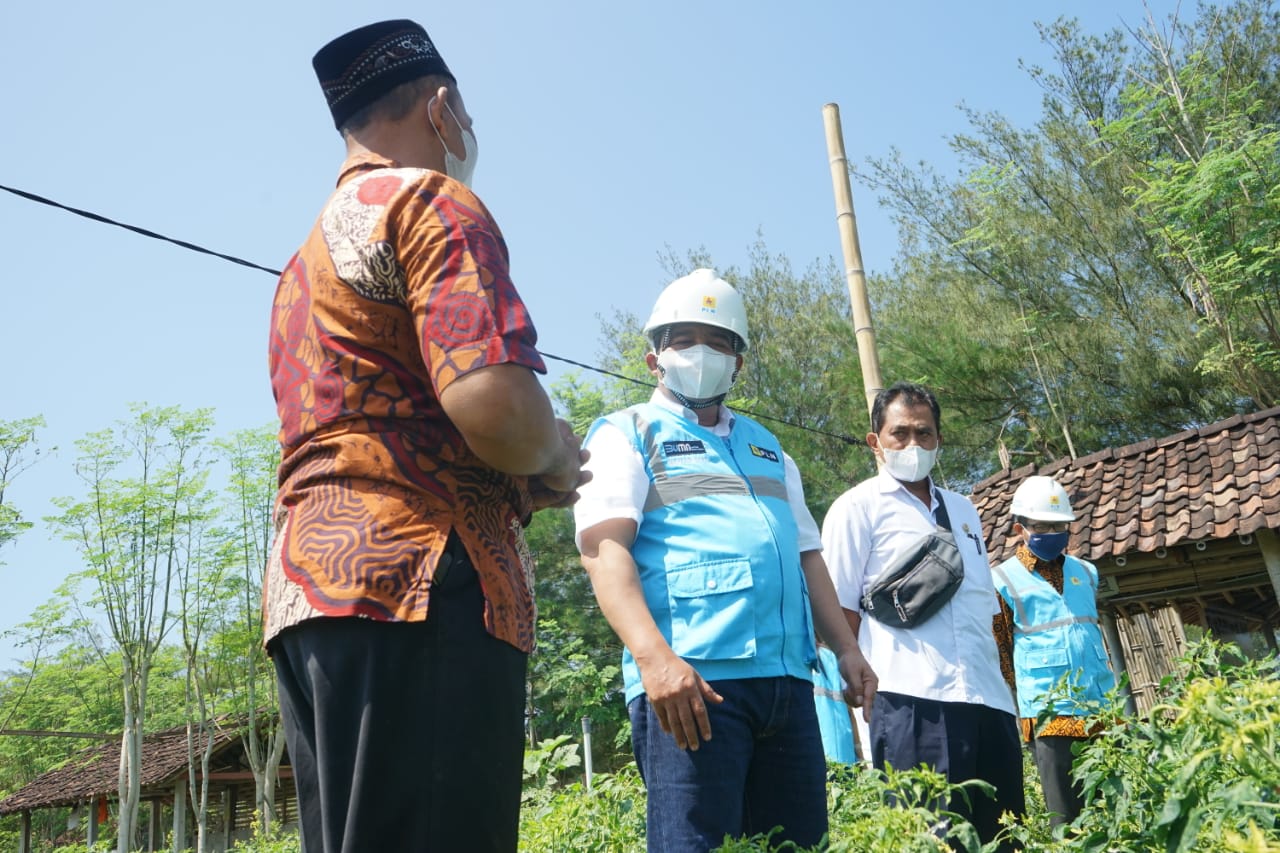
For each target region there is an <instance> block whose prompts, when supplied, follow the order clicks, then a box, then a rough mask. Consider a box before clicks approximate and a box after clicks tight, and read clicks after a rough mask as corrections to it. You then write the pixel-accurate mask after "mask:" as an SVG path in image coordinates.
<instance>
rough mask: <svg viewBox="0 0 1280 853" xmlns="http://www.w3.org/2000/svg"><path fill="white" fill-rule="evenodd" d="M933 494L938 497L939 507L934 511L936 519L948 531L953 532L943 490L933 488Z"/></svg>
mask: <svg viewBox="0 0 1280 853" xmlns="http://www.w3.org/2000/svg"><path fill="white" fill-rule="evenodd" d="M933 496H934V497H935V498H937V499H938V508H937V509H935V510H934V511H933V518H934V521H935V522H937V525H938V526H939V527H941V528H942V529H943V530H945V531H947V532H948V533H950V532H951V516H949V515H947V502H946V501H944V500H943V499H942V492H940V491H938V490H937V489H934V490H933Z"/></svg>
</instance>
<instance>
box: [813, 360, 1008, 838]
mask: <svg viewBox="0 0 1280 853" xmlns="http://www.w3.org/2000/svg"><path fill="white" fill-rule="evenodd" d="M939 423H940V413H939V408H938V401H937V399H936V398H935V397H934V395H933V394H932V392H930V391H929V390H928V389H926V388H924V387H921V386H919V385H913V384H910V383H905V382H899V383H897V384H895V385H893V386H892V387H891V388H888V389H886V390H884V391H881V392H880V393H879V394H878V395H877V396H876V400H875V403H874V404H873V406H872V414H871V428H872V431H871V432H870V433H869V434H868V435H867V444H868V446H870V447H871V449H872V451H873V452H874V453H875V455H876V459H877V461H878V462H880V464H881V466H882V467H881V469H880V472H879V473H878V474H877V475H876V476H875V477H872V478H871V479H869V480H865V481H863V482H862V483H859V484H858V485H857V486H855V487H854V488H852V489H850V490H849V491H847V492H845V493H844V494H843V495H841V496H840V497H839V498H837V499H836V501H835V502H834V503H833V504H832V505H831V509H830V510H829V511H828V513H827V516H826V519H825V521H824V522H823V525H822V545H823V555H824V557H825V558H826V562H827V566H828V567H829V570H830V572H831V578H832V581H833V583H834V585H835V588H836V593H837V595H838V596H839V598H840V604H841V606H842V607H843V608H844V614H845V618H846V619H847V620H848V622H849V626H850V628H852V629H853V631H854V632H855V633H856V634H857V635H858V642H859V645H860V646H861V648H862V649H863V650H864V652H865V654H866V656H867V659H868V661H869V662H870V663H871V666H872V668H873V669H874V670H875V672H876V673H878V674H879V676H880V690H879V695H878V698H877V699H876V707H875V710H874V712H873V713H872V714H871V722H870V741H871V743H870V751H871V758H872V763H873V764H874V765H875V766H876V767H877V768H878V769H884V768H885V767H886V766H890V767H893V768H895V769H898V770H905V769H908V768H912V767H916V766H918V765H920V764H924V765H926V766H928V767H931V768H933V769H934V770H936V771H938V772H941V773H943V774H945V775H946V776H947V778H948V780H950V781H951V782H962V781H964V780H966V779H982V780H985V781H987V782H990V783H991V784H992V785H993V786H994V787H995V789H996V796H995V800H994V801H992V800H991V799H989V798H987V797H985V796H983V794H982V793H980V792H977V791H971V793H970V798H971V800H972V803H971V805H969V806H966V804H965V802H964V800H963V799H962V798H960V797H955V798H953V799H952V801H951V803H950V804H949V806H948V808H949V809H950V810H951V811H954V812H956V813H958V814H961V815H963V816H965V817H966V818H968V819H969V820H970V822H972V823H973V825H974V826H975V828H976V829H977V830H978V834H979V835H980V837H981V838H982V840H983V843H984V844H985V843H987V842H989V841H991V840H992V839H993V838H994V837H995V836H996V834H997V833H998V832H999V828H1000V827H999V819H1000V814H1001V813H1002V812H1004V811H1009V812H1012V813H1013V814H1015V815H1021V814H1022V813H1023V812H1024V810H1025V801H1024V796H1023V787H1022V786H1023V782H1022V755H1021V746H1020V744H1019V739H1018V729H1017V718H1016V717H1015V715H1014V705H1013V698H1012V696H1011V695H1010V693H1009V687H1008V685H1007V684H1006V682H1005V680H1004V678H1003V676H1002V675H1001V673H1000V659H999V655H998V652H997V650H996V644H995V638H994V636H993V634H992V630H991V620H992V616H994V615H995V614H996V613H997V612H998V611H999V603H998V600H997V598H996V594H995V587H994V585H993V583H992V580H991V570H990V566H989V564H988V560H987V552H986V547H985V544H984V538H983V533H982V522H981V520H980V519H979V517H978V513H977V510H975V509H974V507H973V504H972V503H970V502H969V500H968V499H967V498H965V497H964V496H963V495H960V494H957V493H955V492H951V491H948V490H946V489H942V488H939V487H938V486H936V485H934V483H933V481H932V479H930V477H929V473H930V471H931V470H932V468H933V463H934V460H935V459H936V457H937V453H938V447H939V446H940V445H941V443H942V433H941V429H940V428H939ZM939 502H945V504H944V506H942V507H941V509H942V511H941V512H939V508H940V507H939ZM948 522H949V523H948ZM940 524H941V525H942V526H945V527H949V528H950V530H951V532H952V534H953V535H954V537H955V540H956V544H957V545H958V546H959V550H960V554H961V557H962V559H963V563H964V579H963V581H962V582H961V584H960V586H959V588H958V589H957V590H956V592H955V594H954V595H953V597H952V598H951V599H950V600H949V601H948V602H947V603H946V604H944V605H943V606H942V608H941V609H940V610H938V612H936V613H935V614H933V615H932V616H930V617H929V618H927V619H926V620H925V621H923V622H920V623H918V624H916V625H915V626H914V627H910V628H903V627H896V626H894V625H890V624H886V623H884V622H881V621H878V620H877V619H875V618H874V617H873V616H871V615H870V614H868V613H867V612H866V611H865V609H864V607H863V605H862V598H863V593H864V592H865V591H866V590H867V589H868V588H869V587H870V586H871V585H872V584H873V583H874V582H875V581H876V580H877V578H878V577H879V576H880V575H881V574H882V573H883V572H884V570H885V569H886V568H887V567H889V566H891V565H892V564H893V563H894V561H895V560H896V559H897V558H898V557H899V556H900V555H901V554H902V553H903V552H905V551H907V550H908V549H909V548H911V546H913V545H915V544H916V543H918V542H919V541H920V540H921V539H922V538H923V537H924V536H926V535H928V534H930V533H932V532H933V531H935V530H936V529H937V528H938V526H939V525H940ZM864 617H865V618H864ZM1002 849H1003V848H1002Z"/></svg>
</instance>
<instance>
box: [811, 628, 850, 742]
mask: <svg viewBox="0 0 1280 853" xmlns="http://www.w3.org/2000/svg"><path fill="white" fill-rule="evenodd" d="M843 691H844V679H843V678H841V677H840V668H839V663H838V661H837V660H836V653H835V652H833V651H831V649H829V648H827V647H826V646H821V647H819V648H818V668H817V669H816V670H815V671H814V674H813V704H814V707H815V708H816V709H817V712H818V731H819V732H821V733H822V751H823V753H824V754H825V755H826V756H827V760H828V761H836V762H840V763H842V764H857V763H858V738H857V736H856V735H854V732H853V718H852V717H850V716H849V714H850V713H851V712H850V710H849V706H848V705H847V704H845V701H844V693H843ZM854 713H861V711H857V712H854Z"/></svg>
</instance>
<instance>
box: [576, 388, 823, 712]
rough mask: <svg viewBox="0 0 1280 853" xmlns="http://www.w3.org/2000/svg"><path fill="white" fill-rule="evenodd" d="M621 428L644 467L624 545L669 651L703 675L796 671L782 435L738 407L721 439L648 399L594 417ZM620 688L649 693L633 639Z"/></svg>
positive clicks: (807, 651)
mask: <svg viewBox="0 0 1280 853" xmlns="http://www.w3.org/2000/svg"><path fill="white" fill-rule="evenodd" d="M606 421H607V422H609V423H611V424H613V425H614V426H615V427H617V428H618V429H620V430H621V431H622V433H623V435H625V436H627V437H628V438H629V439H630V440H631V441H632V443H633V444H634V446H635V448H636V450H637V451H639V453H640V455H641V457H643V459H644V462H645V467H646V469H647V471H648V474H649V493H648V496H647V497H646V499H645V505H644V509H643V515H642V516H641V520H640V524H639V526H638V528H637V530H636V539H635V542H634V544H633V545H632V546H631V555H632V557H633V558H634V559H635V562H636V566H637V567H638V569H639V573H640V585H641V587H642V588H643V590H644V598H645V603H646V604H647V605H648V606H649V612H650V613H651V614H652V615H653V619H654V621H655V622H656V623H657V625H658V629H659V630H660V631H661V632H662V636H663V637H664V638H666V641H667V642H668V643H669V644H670V645H671V648H672V650H673V651H674V652H675V653H676V654H677V655H679V656H680V657H682V658H684V659H685V660H687V661H689V663H691V664H692V665H693V667H694V669H696V670H697V671H698V674H699V675H701V676H702V677H703V678H704V679H706V680H708V681H714V680H717V679H727V678H769V677H775V676H783V675H793V676H796V677H797V678H803V679H805V680H806V681H808V680H810V677H811V670H812V667H813V665H814V663H815V661H816V658H817V650H816V645H815V643H814V632H813V616H812V613H811V612H810V608H809V590H808V587H807V586H806V584H805V580H804V573H803V571H802V570H801V568H800V548H799V543H798V540H797V531H796V522H795V516H794V515H792V512H791V505H790V504H789V503H788V502H787V487H786V465H785V463H784V461H783V454H782V447H781V446H780V445H779V444H778V440H777V439H776V438H774V437H773V435H772V434H771V433H770V432H769V431H768V430H766V429H765V428H764V427H762V426H760V425H759V424H757V423H755V422H754V421H752V420H750V419H749V418H745V417H742V416H741V415H739V416H737V418H736V419H735V421H734V424H733V429H732V430H731V431H730V433H729V435H728V437H726V438H721V437H719V436H717V435H715V434H714V433H713V432H712V431H711V430H710V429H707V428H704V427H702V426H699V425H698V424H697V423H696V422H694V421H691V420H688V419H686V418H684V417H682V416H681V415H679V414H677V413H675V412H672V411H670V410H668V409H665V408H663V407H662V406H658V405H654V404H652V403H644V404H641V405H639V406H633V407H631V408H629V409H624V410H623V411H621V412H616V413H614V414H612V415H609V416H608V417H606V418H602V419H601V420H600V421H597V422H596V423H595V424H594V425H593V426H592V430H593V431H594V430H595V429H596V428H598V427H599V426H600V424H601V423H603V422H606ZM622 674H623V682H624V684H625V687H626V699H627V701H628V702H630V701H631V700H632V699H633V698H635V697H636V696H638V695H640V694H641V693H643V692H644V687H643V685H642V684H641V682H640V670H639V668H638V667H637V666H636V662H635V659H634V658H633V657H632V656H631V652H630V650H624V652H623V656H622Z"/></svg>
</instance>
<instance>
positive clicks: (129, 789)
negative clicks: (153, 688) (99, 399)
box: [50, 406, 212, 853]
mask: <svg viewBox="0 0 1280 853" xmlns="http://www.w3.org/2000/svg"><path fill="white" fill-rule="evenodd" d="M133 413H134V418H133V420H132V421H128V422H124V423H121V424H120V425H119V426H118V428H116V429H106V430H101V431H98V432H93V433H90V434H89V435H88V436H86V437H85V438H83V439H81V440H80V441H78V442H77V443H76V445H77V448H78V449H79V457H78V460H77V463H76V471H77V474H78V475H79V476H80V478H81V480H82V481H83V483H84V485H85V488H86V491H87V493H86V495H85V496H84V497H83V498H81V499H79V500H77V499H73V498H60V499H58V500H56V501H55V505H56V506H57V507H58V508H59V509H61V510H62V514H61V515H59V516H56V517H53V518H51V519H50V522H51V523H52V525H53V528H54V529H55V530H56V531H58V532H59V533H60V534H61V535H62V536H63V538H65V539H66V540H67V541H69V542H71V543H72V544H73V545H74V546H75V547H76V549H77V550H78V551H79V553H80V557H81V559H82V560H83V561H84V564H85V566H86V567H85V568H84V569H81V570H79V571H75V572H72V573H71V574H70V575H69V576H68V577H67V579H66V580H65V581H64V582H63V584H62V586H61V587H60V588H59V593H60V594H61V595H64V596H65V597H67V598H68V599H70V600H72V601H74V602H77V610H78V612H79V613H80V616H81V619H80V621H79V623H78V626H79V630H80V631H81V633H82V635H83V636H84V638H85V640H86V642H88V643H91V644H94V645H98V644H99V643H100V642H101V641H103V640H105V641H106V645H104V646H102V647H101V648H100V656H101V657H102V658H103V659H104V660H111V661H114V662H116V663H118V665H119V671H118V673H117V681H118V683H119V685H120V690H121V693H120V698H121V706H122V709H123V714H122V720H121V725H122V728H123V733H122V735H121V764H120V777H119V803H120V815H119V831H118V837H117V849H118V850H119V851H120V853H127V851H129V850H130V849H132V845H133V843H134V834H135V828H136V826H137V818H138V806H139V802H140V783H141V778H140V767H141V764H140V759H141V748H142V739H143V733H144V726H145V724H146V721H147V696H148V687H149V684H150V678H151V675H152V671H153V667H154V663H155V660H156V657H157V654H158V653H159V650H160V649H161V647H162V645H163V644H164V642H165V640H166V637H167V635H168V633H169V630H170V628H171V627H172V624H173V622H172V607H173V605H174V598H173V585H174V583H175V581H176V578H177V576H178V574H179V572H180V571H181V570H182V569H183V564H184V557H185V556H187V555H188V554H189V553H190V546H191V542H192V537H193V536H197V535H200V531H202V529H203V527H202V525H203V522H204V519H205V512H206V499H205V481H206V479H207V476H208V461H207V458H206V457H205V455H204V451H205V446H206V441H207V436H208V432H209V430H210V428H211V426H212V416H211V413H210V412H209V410H196V411H194V412H184V411H182V410H181V409H178V408H176V407H171V408H159V409H148V408H145V407H141V406H135V407H134V408H133ZM82 591H85V592H86V593H87V596H86V597H85V599H84V602H83V606H80V604H79V602H80V597H79V596H80V595H81V592H82ZM99 624H102V625H103V626H104V628H105V634H100V633H99V631H98V629H97V626H98V625H99Z"/></svg>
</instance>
